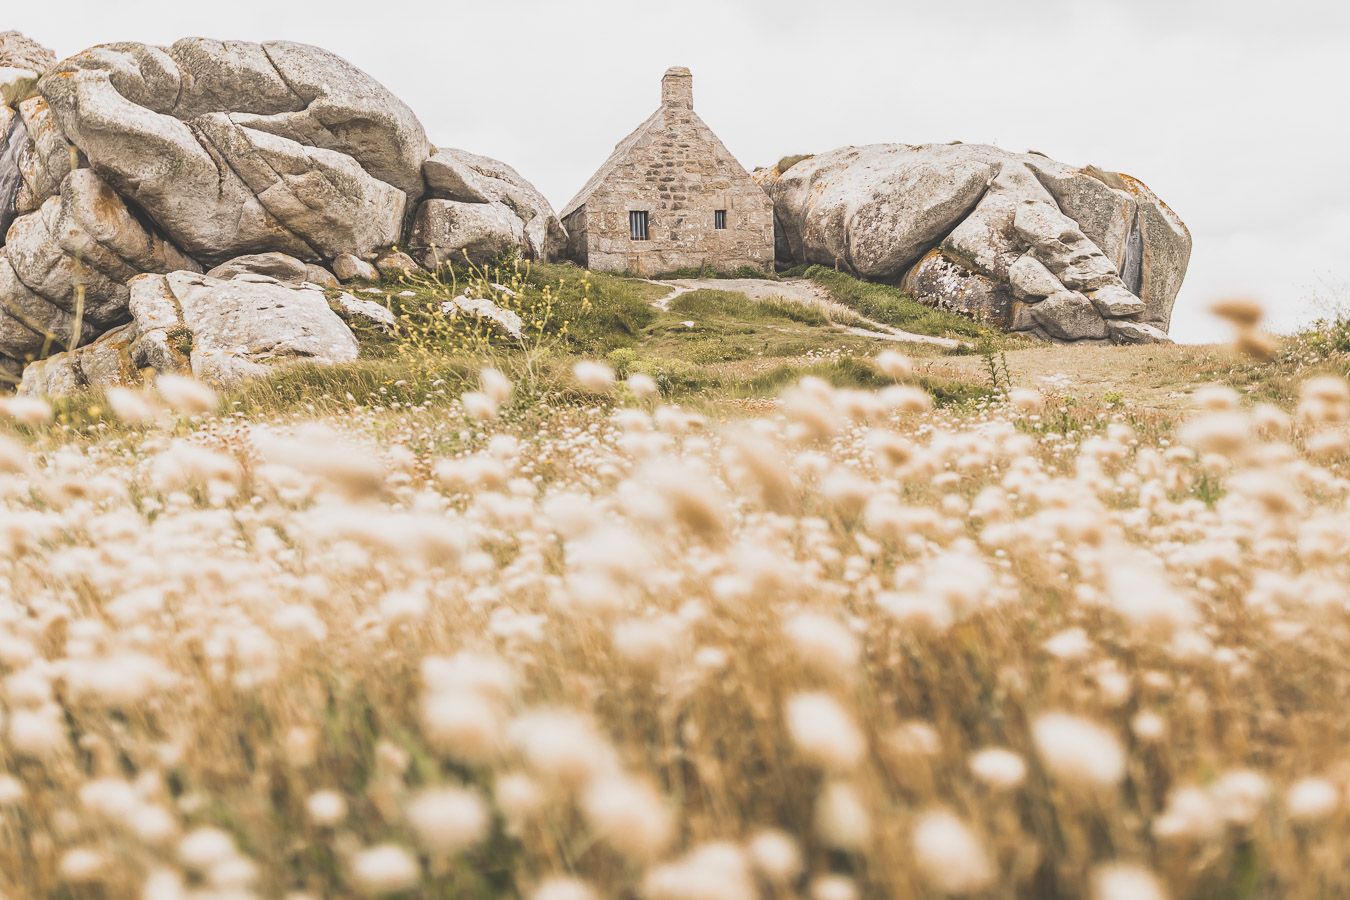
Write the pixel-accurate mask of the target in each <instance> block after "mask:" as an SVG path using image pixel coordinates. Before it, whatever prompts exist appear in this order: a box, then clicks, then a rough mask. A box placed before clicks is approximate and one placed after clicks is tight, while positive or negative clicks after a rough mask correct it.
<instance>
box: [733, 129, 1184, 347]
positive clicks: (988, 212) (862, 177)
mask: <svg viewBox="0 0 1350 900" xmlns="http://www.w3.org/2000/svg"><path fill="white" fill-rule="evenodd" d="M757 178H758V180H759V182H760V184H761V185H762V186H763V187H764V188H765V190H767V191H768V193H769V195H770V197H772V198H773V201H774V218H775V229H776V245H777V255H778V257H779V262H780V263H782V264H787V265H793V264H797V263H820V264H824V265H837V266H839V267H840V268H842V269H845V270H847V271H850V272H852V273H854V274H856V275H858V276H860V277H862V278H867V279H872V280H876V281H884V282H888V283H892V284H899V285H901V286H902V287H903V288H904V289H905V290H907V291H909V292H910V293H911V294H912V295H913V296H914V297H915V299H917V300H919V301H921V302H923V303H927V304H930V305H933V306H940V307H943V308H947V309H953V310H956V311H959V312H963V313H966V314H969V315H972V316H974V317H976V318H979V319H983V320H985V321H988V322H990V323H992V324H996V325H999V326H1001V327H1004V328H1009V329H1012V330H1015V331H1023V332H1029V333H1031V334H1035V335H1037V336H1039V337H1043V338H1046V339H1049V340H1055V341H1079V340H1108V339H1109V340H1114V341H1118V342H1130V343H1137V342H1144V341H1163V340H1166V339H1167V337H1166V331H1167V327H1168V324H1169V322H1170V319H1171V313H1172V304H1173V302H1174V301H1175V299H1176V295H1177V291H1178V290H1179V289H1180V287H1181V281H1182V278H1183V277H1184V276H1185V273H1186V265H1187V262H1188V261H1189V259H1190V250H1191V239H1190V233H1189V232H1188V231H1187V230H1186V226H1185V225H1184V224H1183V223H1182V222H1181V220H1180V219H1179V218H1178V217H1177V215H1176V214H1175V213H1174V212H1172V210H1171V209H1170V208H1168V206H1167V205H1166V204H1165V203H1163V202H1162V201H1161V200H1160V199H1159V198H1158V197H1157V196H1156V195H1155V194H1153V192H1152V191H1150V190H1149V189H1148V188H1147V187H1146V186H1145V185H1144V184H1143V183H1141V182H1139V181H1137V180H1136V179H1133V178H1131V177H1129V176H1128V175H1120V174H1117V173H1109V172H1103V171H1101V170H1099V169H1095V168H1086V169H1079V168H1074V167H1071V166H1068V165H1065V164H1063V163H1058V162H1055V161H1054V160H1051V159H1049V158H1047V157H1044V156H1041V155H1039V154H1035V153H1025V154H1017V153H1009V152H1007V151H1004V150H1000V149H998V148H996V147H988V146H982V145H972V144H942V145H928V146H917V147H915V146H908V145H905V144H874V145H870V146H866V147H845V148H842V149H839V150H834V151H832V152H830V153H825V154H821V155H818V156H813V157H808V158H806V159H803V160H801V161H799V162H796V163H795V164H793V165H792V166H790V167H789V168H788V169H787V171H785V172H779V171H777V170H776V169H771V170H761V171H760V172H759V173H758V175H757Z"/></svg>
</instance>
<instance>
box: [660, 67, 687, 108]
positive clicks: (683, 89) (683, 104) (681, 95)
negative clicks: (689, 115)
mask: <svg viewBox="0 0 1350 900" xmlns="http://www.w3.org/2000/svg"><path fill="white" fill-rule="evenodd" d="M661 105H662V106H663V107H665V108H666V109H693V108H694V76H693V74H692V73H691V72H690V71H689V70H688V69H686V68H685V67H684V66H672V67H671V68H669V69H666V74H665V75H663V76H661Z"/></svg>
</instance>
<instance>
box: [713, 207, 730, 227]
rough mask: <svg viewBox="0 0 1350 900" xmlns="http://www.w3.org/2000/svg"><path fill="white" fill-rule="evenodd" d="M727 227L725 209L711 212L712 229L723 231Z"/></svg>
mask: <svg viewBox="0 0 1350 900" xmlns="http://www.w3.org/2000/svg"><path fill="white" fill-rule="evenodd" d="M726 227H727V211H726V210H725V209H719V210H715V211H714V212H713V228H716V229H717V230H718V231H723V230H725V229H726Z"/></svg>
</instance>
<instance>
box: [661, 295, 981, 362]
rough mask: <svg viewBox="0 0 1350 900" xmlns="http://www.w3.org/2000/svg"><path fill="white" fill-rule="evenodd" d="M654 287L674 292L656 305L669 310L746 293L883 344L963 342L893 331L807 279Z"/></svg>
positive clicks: (954, 344) (950, 344)
mask: <svg viewBox="0 0 1350 900" xmlns="http://www.w3.org/2000/svg"><path fill="white" fill-rule="evenodd" d="M651 283H652V284H662V285H668V286H670V288H671V291H670V293H669V294H667V295H666V296H664V297H662V298H661V299H660V300H657V301H656V302H654V303H653V304H652V305H653V306H655V307H657V308H658V309H662V310H665V309H669V308H670V304H671V302H672V301H673V300H674V299H675V298H676V297H678V296H680V295H681V294H687V293H689V292H690V291H698V290H710V291H727V292H728V293H733V294H742V295H744V296H746V297H749V298H750V299H751V300H787V301H788V302H790V303H801V304H804V305H806V306H814V307H816V308H817V309H819V310H821V311H822V312H824V313H825V315H826V316H828V317H829V319H830V321H831V322H856V323H860V324H856V325H842V324H837V325H836V326H835V327H837V328H839V329H841V330H842V331H845V332H847V333H848V334H855V335H858V336H860V337H870V338H876V339H877V340H880V341H893V342H896V343H909V344H933V345H934V346H938V347H947V348H955V347H959V346H961V342H960V341H957V340H953V339H952V338H943V337H933V336H932V335H927V334H914V333H913V332H910V331H902V330H900V329H899V328H892V327H891V326H890V325H887V324H885V323H884V322H878V321H876V320H874V319H869V318H867V317H866V316H861V315H859V314H858V313H856V312H854V311H853V310H851V309H849V308H848V307H846V306H844V305H843V304H840V303H836V302H835V301H834V300H832V299H830V295H829V294H828V293H826V291H825V290H824V289H823V288H821V287H820V286H819V285H817V284H815V283H813V282H811V281H808V280H806V279H805V278H785V279H783V280H782V281H770V280H769V279H767V278H681V279H678V280H674V281H653V282H651Z"/></svg>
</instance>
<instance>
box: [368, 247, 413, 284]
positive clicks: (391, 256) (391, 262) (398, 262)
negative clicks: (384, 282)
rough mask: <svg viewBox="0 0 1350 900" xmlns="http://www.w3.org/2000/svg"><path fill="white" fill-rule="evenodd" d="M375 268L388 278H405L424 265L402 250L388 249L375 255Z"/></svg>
mask: <svg viewBox="0 0 1350 900" xmlns="http://www.w3.org/2000/svg"><path fill="white" fill-rule="evenodd" d="M375 270H376V271H377V272H379V273H380V274H381V275H383V276H385V277H386V278H405V277H407V276H409V275H415V274H417V273H418V272H420V271H422V267H421V266H419V265H418V264H417V260H415V259H413V258H412V257H411V256H409V255H408V254H406V253H404V252H403V251H402V250H386V251H384V252H383V253H381V254H380V255H379V256H377V257H375Z"/></svg>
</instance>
